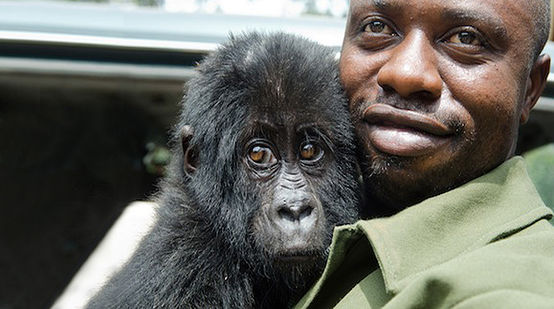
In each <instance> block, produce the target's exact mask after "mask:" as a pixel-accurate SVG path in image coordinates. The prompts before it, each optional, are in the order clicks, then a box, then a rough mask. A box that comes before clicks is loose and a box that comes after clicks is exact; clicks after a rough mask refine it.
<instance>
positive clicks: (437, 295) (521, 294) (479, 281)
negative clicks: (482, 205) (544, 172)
mask: <svg viewBox="0 0 554 309" xmlns="http://www.w3.org/2000/svg"><path fill="white" fill-rule="evenodd" d="M423 295H425V297H422V296H423ZM514 296H517V297H516V298H515V299H514V298H513V297H514ZM415 299H419V300H420V301H422V302H423V303H422V304H421V305H422V306H421V307H423V308H434V307H441V308H442V307H448V308H450V307H456V306H459V307H480V308H481V307H486V306H487V304H488V305H492V304H494V306H495V307H499V305H500V304H505V305H506V306H507V307H509V308H516V307H517V306H518V304H519V305H524V306H525V307H527V308H543V307H544V308H553V307H554V227H553V226H552V225H551V224H550V223H549V222H548V221H546V220H540V221H538V222H536V223H534V224H533V225H531V226H529V227H526V228H524V229H522V230H521V231H518V232H516V233H514V234H512V235H510V236H509V237H506V238H502V239H499V240H496V241H494V242H491V243H489V244H487V245H485V246H483V247H480V248H478V249H475V250H473V251H471V252H467V253H465V254H461V255H459V256H457V257H456V258H453V259H451V260H448V261H446V262H445V263H442V264H440V265H435V266H433V267H431V268H429V269H426V270H424V271H422V272H420V273H418V274H415V275H414V276H413V277H412V278H410V280H409V283H407V284H406V286H405V287H404V288H403V289H402V291H401V292H400V293H398V294H397V295H396V296H395V297H394V298H393V299H392V300H391V301H390V303H388V304H387V305H388V306H390V307H391V308H396V307H398V308H402V307H403V306H404V305H406V304H413V301H414V300H415ZM437 300H440V302H441V303H440V304H436V303H434V302H435V301H437ZM516 300H517V301H516ZM501 307H502V306H501Z"/></svg>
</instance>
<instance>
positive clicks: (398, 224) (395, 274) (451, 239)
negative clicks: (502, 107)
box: [356, 157, 552, 293]
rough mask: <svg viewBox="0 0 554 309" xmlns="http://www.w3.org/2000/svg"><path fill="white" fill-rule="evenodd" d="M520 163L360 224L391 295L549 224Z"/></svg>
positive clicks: (513, 162)
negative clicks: (434, 270) (433, 270)
mask: <svg viewBox="0 0 554 309" xmlns="http://www.w3.org/2000/svg"><path fill="white" fill-rule="evenodd" d="M551 217H552V212H551V211H550V210H549V209H548V208H547V207H546V206H544V203H543V202H542V200H541V198H540V197H539V195H538V193H537V191H536V189H535V187H534V185H533V184H532V182H531V180H530V179H529V176H528V175H527V171H526V168H525V162H524V160H523V159H522V158H520V157H515V158H512V159H510V160H508V161H506V162H505V163H503V164H502V165H500V166H499V167H497V168H496V169H494V170H493V171H491V172H490V173H488V174H486V175H484V176H482V177H479V178H477V179H475V180H473V181H471V182H469V183H467V184H465V185H463V186H460V187H458V188H456V189H454V190H451V191H449V192H446V193H444V194H441V195H438V196H435V197H432V198H429V199H427V200H425V201H423V202H421V203H419V204H416V205H414V206H411V207H409V208H407V209H405V210H403V211H402V212H400V213H398V214H396V215H394V216H392V217H388V218H379V219H372V220H368V221H360V222H358V223H357V224H356V227H357V229H359V230H361V231H362V232H363V233H364V234H365V235H366V237H367V238H368V239H369V240H370V242H371V245H372V247H373V250H374V252H375V255H376V256H377V259H378V262H379V266H380V268H381V271H382V274H383V279H384V281H385V286H386V288H387V291H389V292H392V293H397V292H398V291H400V290H401V289H402V288H403V287H404V286H405V285H407V284H408V283H409V282H410V281H411V278H412V277H414V276H417V275H418V273H420V272H422V271H424V270H426V269H428V268H430V267H432V266H435V265H438V264H441V263H444V262H446V261H448V260H450V259H452V258H454V257H456V256H459V255H461V254H464V253H466V252H469V251H472V250H475V249H477V248H480V247H482V246H484V245H486V244H488V243H490V242H493V241H496V240H499V239H502V238H504V237H507V236H509V235H511V234H513V233H515V232H517V231H519V230H521V229H523V228H525V227H527V226H529V225H531V224H533V223H534V222H536V221H538V220H540V219H545V218H546V219H550V218H551Z"/></svg>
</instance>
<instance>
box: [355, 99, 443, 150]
mask: <svg viewBox="0 0 554 309" xmlns="http://www.w3.org/2000/svg"><path fill="white" fill-rule="evenodd" d="M362 118H363V120H364V121H365V123H366V124H367V127H368V128H367V130H368V132H367V134H368V137H369V141H370V142H371V144H372V145H373V146H374V147H375V148H377V149H378V150H380V151H382V152H385V153H389V154H392V155H397V156H406V157H415V156H421V155H425V154H429V153H431V152H433V151H435V150H436V149H438V148H440V147H442V146H444V145H446V144H447V143H448V141H449V137H451V135H452V130H451V129H450V128H449V127H448V126H446V125H445V124H443V123H441V122H439V121H437V120H435V119H433V118H431V117H429V116H427V115H424V114H420V113H418V112H414V111H409V110H402V109H398V108H395V107H392V106H390V105H386V104H373V105H371V106H369V107H367V108H366V109H365V110H364V112H363V115H362Z"/></svg>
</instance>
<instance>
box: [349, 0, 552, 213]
mask: <svg viewBox="0 0 554 309" xmlns="http://www.w3.org/2000/svg"><path fill="white" fill-rule="evenodd" d="M527 2H528V1H516V0H465V1H458V0H413V1H404V0H364V1H362V0H352V1H351V10H350V15H349V18H348V25H347V28H346V33H345V39H344V44H343V49H342V55H341V61H340V68H341V79H342V82H343V84H344V87H345V90H346V93H347V95H348V97H349V99H350V109H351V112H352V115H353V119H354V124H355V127H356V131H357V132H356V133H357V136H358V137H359V139H360V143H361V145H362V149H363V150H364V153H365V157H364V160H363V161H365V162H362V163H366V164H367V166H365V167H364V168H366V170H365V172H364V174H365V176H366V178H367V180H368V183H369V186H370V188H371V190H372V194H373V195H374V197H376V198H378V199H380V200H382V201H383V202H385V203H388V204H393V205H396V206H398V207H404V206H408V205H409V204H411V203H414V202H418V201H420V200H422V199H424V198H426V197H429V196H432V195H435V194H438V193H441V192H444V191H446V190H448V189H449V188H452V187H455V186H458V185H460V184H462V183H465V182H467V181H469V180H471V179H473V178H475V177H478V176H480V175H482V174H484V173H486V172H487V171H489V170H491V169H492V168H494V167H496V166H497V165H499V164H500V163H502V162H503V161H505V160H506V159H507V158H509V157H511V156H512V155H513V152H514V148H515V143H516V137H517V131H518V126H519V124H520V122H524V121H525V120H526V119H527V115H528V112H529V109H530V108H531V107H532V106H533V105H534V103H535V102H536V97H538V94H536V92H537V90H536V88H537V87H538V88H540V89H539V90H538V92H539V93H540V91H541V90H542V87H543V86H544V85H543V83H542V84H541V82H535V79H533V78H532V77H530V75H533V73H532V71H534V70H532V69H533V66H532V65H530V63H531V61H532V54H531V53H532V50H533V44H534V37H535V35H536V34H535V29H534V24H533V17H532V14H531V11H530V9H529V8H528V5H530V4H529V3H527ZM545 58H547V57H545ZM543 60H544V59H543ZM547 60H548V59H547ZM539 71H540V70H539ZM539 75H540V74H539ZM543 75H544V74H543ZM540 79H541V78H538V79H537V80H538V81H540ZM537 83H539V84H541V85H536V84H537Z"/></svg>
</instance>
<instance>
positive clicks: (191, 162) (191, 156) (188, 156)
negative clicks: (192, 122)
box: [181, 125, 198, 174]
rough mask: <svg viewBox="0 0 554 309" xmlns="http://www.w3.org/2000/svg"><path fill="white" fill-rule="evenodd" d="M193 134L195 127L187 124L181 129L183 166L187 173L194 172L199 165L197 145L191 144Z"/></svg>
mask: <svg viewBox="0 0 554 309" xmlns="http://www.w3.org/2000/svg"><path fill="white" fill-rule="evenodd" d="M192 136H193V129H192V127H191V126H189V125H185V126H184V127H183V128H182V129H181V146H182V147H183V168H184V170H185V173H187V174H193V173H194V172H195V171H196V167H197V165H198V156H197V153H196V147H194V146H192V145H191V144H190V141H191V139H192Z"/></svg>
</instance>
